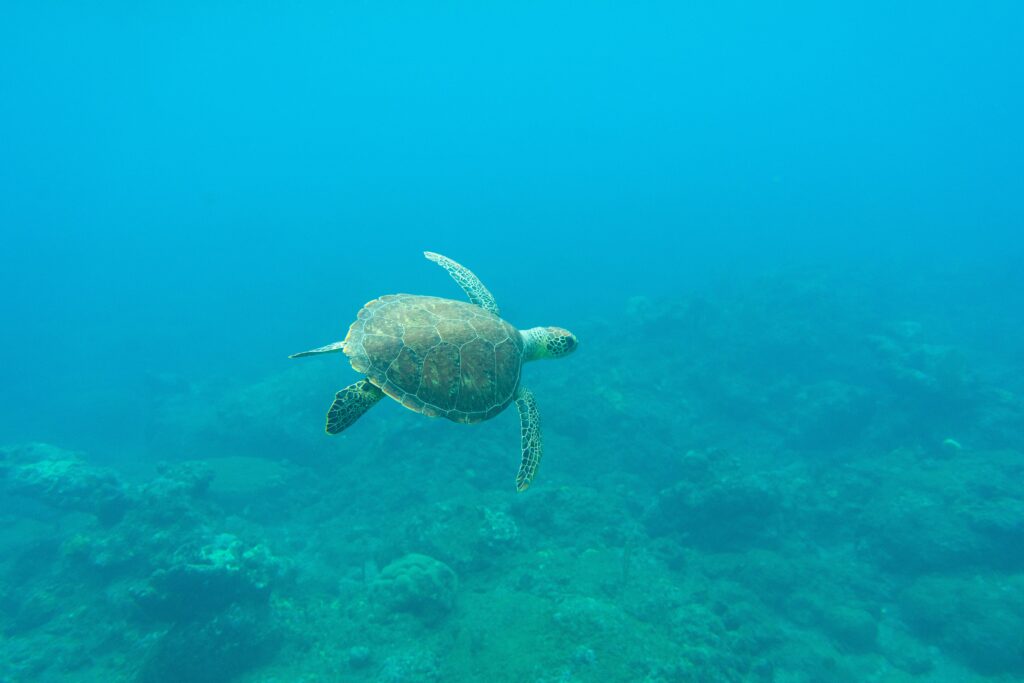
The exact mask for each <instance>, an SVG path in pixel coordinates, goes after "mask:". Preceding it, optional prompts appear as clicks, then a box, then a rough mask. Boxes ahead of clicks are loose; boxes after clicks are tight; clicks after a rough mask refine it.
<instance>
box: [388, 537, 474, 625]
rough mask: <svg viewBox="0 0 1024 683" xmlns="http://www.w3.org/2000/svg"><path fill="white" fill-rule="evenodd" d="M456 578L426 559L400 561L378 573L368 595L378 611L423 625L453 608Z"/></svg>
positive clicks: (438, 563) (441, 565) (449, 570)
mask: <svg viewBox="0 0 1024 683" xmlns="http://www.w3.org/2000/svg"><path fill="white" fill-rule="evenodd" d="M457 589H458V578H457V577H456V576H455V572H454V571H452V568H451V567H449V566H448V565H446V564H445V563H443V562H441V561H439V560H435V559H434V558H432V557H427V556H426V555H418V554H415V553H412V554H409V555H406V556H404V557H401V558H399V559H397V560H395V561H394V562H392V563H391V564H389V565H388V566H386V567H384V569H382V570H381V572H380V574H379V575H378V576H377V578H376V580H375V581H374V582H373V586H372V595H373V598H374V600H375V601H376V602H377V603H378V604H379V605H381V606H382V607H384V608H386V609H388V610H391V611H393V612H404V613H407V614H411V615H413V616H416V617H418V618H420V619H422V620H423V621H428V622H432V621H436V620H438V619H441V618H442V617H444V616H445V615H447V614H448V613H449V612H450V611H451V609H452V607H453V605H454V604H455V593H456V590H457Z"/></svg>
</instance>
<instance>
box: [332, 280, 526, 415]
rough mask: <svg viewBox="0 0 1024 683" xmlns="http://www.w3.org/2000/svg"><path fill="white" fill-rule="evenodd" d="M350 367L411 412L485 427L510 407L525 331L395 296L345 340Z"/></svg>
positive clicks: (362, 315) (474, 310) (448, 303)
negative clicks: (475, 423) (485, 422)
mask: <svg viewBox="0 0 1024 683" xmlns="http://www.w3.org/2000/svg"><path fill="white" fill-rule="evenodd" d="M345 354H346V355H348V357H349V361H350V362H351V363H352V367H353V368H355V369H356V371H357V372H361V373H363V374H365V375H366V376H367V377H368V378H369V379H370V381H371V382H373V383H374V384H376V385H377V386H378V387H380V388H381V390H382V391H383V392H384V393H385V394H387V395H388V396H390V397H391V398H393V399H395V400H396V401H398V402H399V403H401V404H402V405H403V406H405V407H406V408H409V409H410V410H415V411H417V412H420V413H423V414H424V415H430V416H440V417H447V418H448V419H449V420H452V421H454V422H480V421H481V420H486V419H488V418H491V417H494V416H495V415H497V414H498V413H500V412H501V411H502V410H504V409H505V408H506V407H508V404H509V403H511V402H512V400H513V397H514V396H515V393H516V388H517V387H518V386H519V370H520V368H521V367H522V364H523V340H522V336H521V335H520V334H519V331H518V330H517V329H516V328H515V327H513V326H512V325H510V324H508V323H507V322H505V321H504V320H502V319H501V318H499V317H498V316H496V315H494V314H493V313H491V312H490V311H487V310H485V309H483V308H480V307H479V306H476V305H474V304H470V303H466V302H463V301H452V300H451V299H441V298H438V297H433V296H416V295H413V294H389V295H388V296H382V297H381V298H379V299H374V300H373V301H371V302H369V303H368V304H366V305H365V306H363V308H362V310H360V311H359V315H358V316H357V318H356V321H355V322H354V323H352V326H351V327H350V328H349V330H348V336H347V337H345Z"/></svg>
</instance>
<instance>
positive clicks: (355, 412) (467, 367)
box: [289, 251, 579, 491]
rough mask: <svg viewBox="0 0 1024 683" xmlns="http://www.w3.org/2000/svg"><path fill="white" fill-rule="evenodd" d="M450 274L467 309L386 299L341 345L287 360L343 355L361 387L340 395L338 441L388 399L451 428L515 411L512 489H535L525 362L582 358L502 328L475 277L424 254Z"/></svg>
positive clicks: (546, 331)
mask: <svg viewBox="0 0 1024 683" xmlns="http://www.w3.org/2000/svg"><path fill="white" fill-rule="evenodd" d="M423 255H424V256H426V257H427V258H428V259H430V260H431V261H433V262H434V263H436V264H438V265H439V266H441V267H442V268H444V269H445V270H447V271H448V273H449V274H450V275H451V276H452V278H453V279H454V280H455V282H457V283H458V284H459V286H461V287H462V289H463V291H465V292H466V295H467V296H468V297H469V301H470V303H466V302H464V301H453V300H452V299H442V298H439V297H434V296H419V295H415V294H389V295H386V296H382V297H380V298H378V299H374V300H373V301H370V302H369V303H367V304H366V305H365V306H363V308H362V310H360V311H359V314H358V315H357V316H356V321H355V322H354V323H352V325H351V327H349V329H348V336H346V337H345V339H344V341H340V342H335V343H333V344H328V345H327V346H321V347H320V348H316V349H312V350H310V351H303V352H302V353H296V354H294V355H292V356H289V357H290V358H301V357H304V356H312V355H318V354H321V353H336V352H340V351H343V352H344V353H345V355H347V356H348V359H349V362H350V363H351V364H352V367H353V368H354V369H355V370H356V372H359V373H362V374H363V375H365V376H366V377H365V379H361V380H359V381H358V382H355V383H353V384H350V385H349V386H347V387H345V388H344V389H342V390H341V391H339V392H338V393H337V394H335V396H334V403H333V404H332V405H331V407H330V410H328V411H327V433H328V434H338V433H340V432H342V431H344V430H345V429H347V428H348V427H350V426H352V424H353V423H354V422H355V421H356V420H358V419H359V418H360V417H362V415H363V413H365V412H366V411H367V410H369V409H370V408H371V407H373V406H374V404H376V403H377V401H379V400H380V399H381V398H382V397H383V396H384V395H387V396H390V397H391V398H393V399H394V400H396V401H398V402H399V403H401V404H402V405H403V406H405V407H406V408H408V409H409V410H415V411H416V412H418V413H422V414H424V415H428V416H430V417H446V418H448V419H449V420H452V421H453V422H461V423H473V422H481V421H483V420H488V419H490V418H492V417H494V416H495V415H497V414H498V413H500V412H501V411H502V410H504V409H505V408H507V407H508V405H509V404H510V403H512V402H513V401H514V402H515V404H516V408H518V409H519V421H520V426H521V438H522V450H523V458H522V463H521V464H520V466H519V473H518V474H517V475H516V489H517V490H519V491H524V490H526V488H527V487H528V486H529V485H530V482H531V481H533V476H534V474H535V473H536V472H537V465H538V464H539V463H540V457H541V453H542V444H541V434H540V413H539V412H538V410H537V402H536V401H535V400H534V398H533V394H532V393H531V392H530V390H529V389H527V388H525V387H523V386H521V385H520V384H519V375H520V370H521V369H522V366H523V363H524V362H526V361H530V360H539V359H541V358H561V357H562V356H566V355H568V354H570V353H572V352H573V351H575V350H576V347H577V346H578V344H579V342H578V341H577V339H576V336H575V335H573V334H572V333H571V332H569V331H568V330H564V329H562V328H560V327H534V328H531V329H528V330H523V331H520V330H518V329H516V328H515V327H514V326H513V325H511V324H509V323H508V322H506V321H504V320H502V319H501V318H500V317H499V315H498V304H497V303H495V301H494V297H493V296H492V295H491V293H490V292H489V291H487V288H486V287H484V285H483V283H482V282H480V280H479V278H477V276H476V275H474V274H473V273H472V272H471V271H470V270H469V269H468V268H466V267H464V266H461V265H459V264H458V263H456V262H455V261H453V260H451V259H450V258H447V257H444V256H441V255H440V254H435V253H433V252H429V251H427V252H424V254H423Z"/></svg>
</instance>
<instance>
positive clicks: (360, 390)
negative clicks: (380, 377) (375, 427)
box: [327, 379, 384, 434]
mask: <svg viewBox="0 0 1024 683" xmlns="http://www.w3.org/2000/svg"><path fill="white" fill-rule="evenodd" d="M383 395H384V393H383V392H382V391H381V390H380V389H378V388H377V387H376V386H375V385H374V384H373V382H371V381H370V380H368V379H361V380H359V381H358V382H356V383H355V384H350V385H348V386H347V387H345V388H344V389H342V390H341V391H339V392H338V393H337V394H335V395H334V403H332V404H331V409H330V410H328V411H327V433H328V434H338V433H340V432H343V431H345V430H346V429H348V428H349V427H350V426H352V423H354V422H355V421H356V420H358V419H359V418H361V417H362V416H363V413H365V412H366V411H367V410H369V409H370V408H372V407H373V406H374V405H376V403H377V401H379V400H380V399H381V397H382V396H383Z"/></svg>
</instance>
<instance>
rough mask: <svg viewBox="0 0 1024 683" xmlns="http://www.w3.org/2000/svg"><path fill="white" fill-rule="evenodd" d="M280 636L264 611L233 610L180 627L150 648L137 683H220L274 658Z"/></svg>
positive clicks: (172, 630)
mask: <svg viewBox="0 0 1024 683" xmlns="http://www.w3.org/2000/svg"><path fill="white" fill-rule="evenodd" d="M280 638H281V637H280V634H279V632H278V631H277V630H276V629H275V628H274V627H273V624H272V622H269V621H268V620H267V618H266V616H265V615H264V614H263V613H262V611H260V610H257V609H253V608H251V607H245V606H242V605H232V606H231V607H229V608H228V609H226V610H224V611H223V612H222V613H220V614H217V615H214V616H213V617H211V618H210V619H208V620H200V621H195V622H184V623H180V624H176V625H175V626H173V627H172V628H171V629H170V630H169V631H167V632H166V633H164V634H163V635H162V636H161V637H160V639H159V640H158V641H157V642H156V643H155V644H154V646H153V647H152V650H151V652H150V653H149V656H148V657H147V659H146V661H145V663H144V664H143V666H142V668H141V670H140V671H139V674H138V677H137V681H138V683H162V682H164V681H189V682H190V683H221V682H222V681H229V680H233V679H234V678H236V677H237V676H238V675H240V674H242V673H243V672H245V671H248V670H249V669H252V668H254V667H257V666H259V665H261V664H263V663H264V662H266V661H267V660H268V659H270V658H272V656H273V654H274V652H275V651H276V650H277V649H278V647H279V646H280V642H281V640H280Z"/></svg>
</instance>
